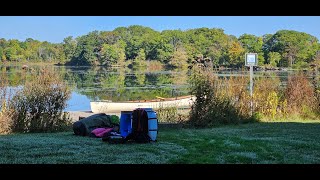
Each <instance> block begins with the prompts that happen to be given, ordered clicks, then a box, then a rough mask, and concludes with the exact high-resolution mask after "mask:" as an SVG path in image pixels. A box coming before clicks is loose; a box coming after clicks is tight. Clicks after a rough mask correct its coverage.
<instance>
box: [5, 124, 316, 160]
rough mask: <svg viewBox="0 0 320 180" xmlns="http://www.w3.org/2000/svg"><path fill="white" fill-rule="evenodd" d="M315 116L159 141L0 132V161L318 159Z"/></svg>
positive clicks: (171, 132) (172, 133) (169, 133)
mask: <svg viewBox="0 0 320 180" xmlns="http://www.w3.org/2000/svg"><path fill="white" fill-rule="evenodd" d="M319 132H320V121H319V120H317V121H311V120H310V121H304V123H301V122H299V121H296V122H272V123H271V122H269V123H251V124H241V125H229V126H222V127H217V128H207V129H174V128H165V129H160V132H159V135H158V142H156V143H150V144H109V143H105V142H102V141H101V139H95V138H89V137H79V136H74V135H73V133H72V132H62V133H34V134H32V133H31V134H12V135H0V163H37V164H38V163H50V164H51V163H54V164H55V163H77V164H78V163H111V164H128V163H129V164H130V163H137V164H141V163H146V164H148V163H151V164H158V163H165V164H172V163H201V164H202V163H203V164H207V163H209V164H211V163H319V162H320V151H319V150H320V137H319Z"/></svg>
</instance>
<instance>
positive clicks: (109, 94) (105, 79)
mask: <svg viewBox="0 0 320 180" xmlns="http://www.w3.org/2000/svg"><path fill="white" fill-rule="evenodd" d="M42 68H43V67H42V66H32V67H30V68H28V69H27V70H22V69H21V66H9V67H1V70H2V71H5V72H6V73H7V75H8V78H9V81H10V83H11V85H14V86H16V85H22V84H24V82H26V81H27V80H28V77H29V76H30V73H31V72H39V71H40V70H41V69H42ZM48 68H49V69H52V70H55V71H58V72H59V73H60V74H61V76H62V77H63V78H64V79H65V80H66V81H67V83H68V85H69V87H70V88H71V89H72V90H73V91H75V92H77V93H79V94H82V95H86V96H87V97H88V98H90V99H92V100H94V99H110V100H113V101H123V100H135V99H141V100H144V99H154V98H156V96H161V97H172V96H173V93H172V89H173V88H175V89H176V90H177V91H179V90H181V88H180V87H179V86H180V85H185V84H186V83H187V82H186V79H187V75H186V72H184V71H182V72H180V71H176V72H173V71H153V72H149V71H148V69H146V68H138V69H128V68H113V69H111V68H104V67H100V66H97V67H94V68H93V67H65V66H49V67H48ZM183 91H184V90H183ZM186 94H187V92H186V91H184V94H183V95H186Z"/></svg>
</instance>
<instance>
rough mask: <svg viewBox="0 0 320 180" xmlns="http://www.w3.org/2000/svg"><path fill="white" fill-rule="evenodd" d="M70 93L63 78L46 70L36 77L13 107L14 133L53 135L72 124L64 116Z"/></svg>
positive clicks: (25, 87) (14, 101)
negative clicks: (52, 133)
mask: <svg viewBox="0 0 320 180" xmlns="http://www.w3.org/2000/svg"><path fill="white" fill-rule="evenodd" d="M69 98H70V90H69V89H68V88H67V86H66V84H65V83H64V82H63V81H62V79H61V77H60V76H59V75H57V74H56V73H55V72H53V71H48V70H46V69H44V70H41V71H40V72H38V73H35V74H32V77H31V80H30V81H28V82H26V84H25V86H24V87H23V88H22V90H20V91H18V92H17V93H16V94H15V95H14V97H13V99H12V102H11V103H10V109H12V110H13V131H15V132H52V131H58V130H62V129H63V128H64V127H65V126H68V125H70V124H71V122H70V120H69V117H68V115H67V114H65V113H63V110H64V109H65V108H66V106H67V103H66V101H67V100H68V99H69Z"/></svg>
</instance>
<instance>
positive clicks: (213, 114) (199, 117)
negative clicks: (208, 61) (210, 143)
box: [189, 66, 252, 127]
mask: <svg viewBox="0 0 320 180" xmlns="http://www.w3.org/2000/svg"><path fill="white" fill-rule="evenodd" d="M190 84H191V93H192V94H193V95H195V96H196V101H195V102H194V104H193V106H192V110H191V112H190V119H189V123H190V125H192V126H195V127H206V126H214V125H218V124H237V123H242V122H248V121H251V120H252V117H251V115H250V113H251V112H250V97H249V95H248V92H247V90H246V84H247V78H245V77H237V78H234V77H232V78H230V79H227V78H223V79H219V78H218V77H217V76H216V75H214V74H213V72H212V70H210V69H203V68H198V67H196V66H194V67H193V72H192V75H191V80H190Z"/></svg>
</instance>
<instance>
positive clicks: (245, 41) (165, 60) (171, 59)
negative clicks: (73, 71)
mask: <svg viewBox="0 0 320 180" xmlns="http://www.w3.org/2000/svg"><path fill="white" fill-rule="evenodd" d="M247 52H255V53H258V59H259V65H260V66H265V67H307V66H309V65H310V64H311V63H315V62H318V61H320V44H319V40H318V39H317V38H316V37H314V36H312V35H310V34H307V33H304V32H298V31H293V30H280V31H277V32H276V33H275V34H265V35H263V36H255V35H251V34H243V35H241V36H240V37H239V38H237V37H235V36H233V35H227V34H225V33H224V30H223V29H220V28H196V29H189V30H185V31H182V30H163V31H161V32H159V31H155V30H153V29H151V28H149V27H144V26H139V25H133V26H129V27H118V28H116V29H114V30H113V31H93V32H90V33H88V34H86V35H83V36H79V37H76V38H73V37H72V36H69V37H66V38H65V39H64V40H63V42H61V43H50V42H47V41H44V42H41V41H38V40H34V39H32V38H28V39H26V40H25V41H19V40H16V39H10V40H6V39H4V38H1V39H0V60H1V62H53V63H60V64H66V65H83V66H86V65H88V66H95V65H105V66H109V65H117V64H118V65H119V64H120V65H121V64H123V63H125V62H126V61H132V64H133V65H139V66H142V65H145V64H146V62H148V61H150V62H151V61H158V62H161V63H162V64H164V65H170V66H173V67H187V66H188V65H189V64H190V63H192V61H194V60H195V59H199V58H200V59H201V58H202V59H204V58H207V59H210V60H211V62H212V63H213V65H215V66H226V67H241V66H243V65H244V54H245V53H247Z"/></svg>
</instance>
